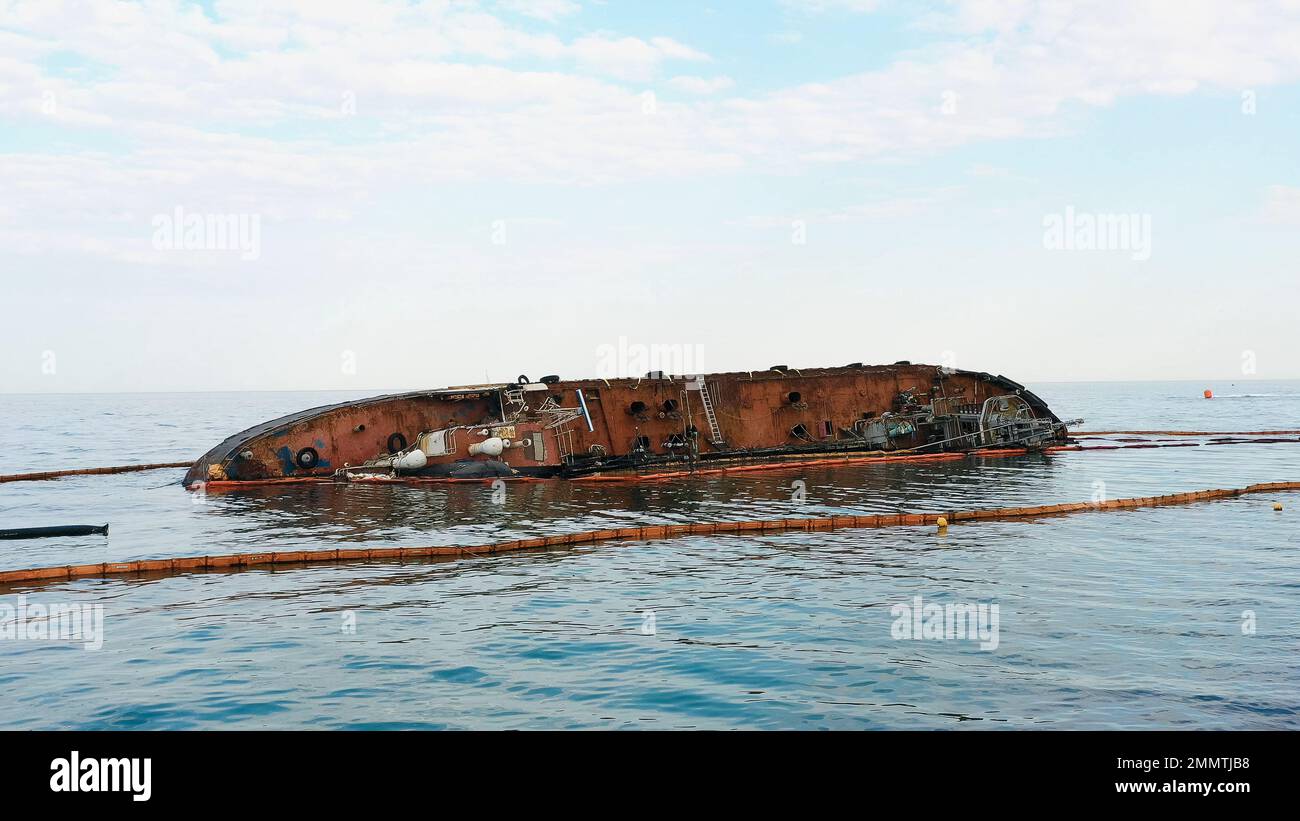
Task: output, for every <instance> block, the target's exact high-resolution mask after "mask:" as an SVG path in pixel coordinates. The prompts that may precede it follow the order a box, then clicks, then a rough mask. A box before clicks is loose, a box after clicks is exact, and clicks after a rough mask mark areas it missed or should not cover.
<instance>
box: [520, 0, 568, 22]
mask: <svg viewBox="0 0 1300 821" xmlns="http://www.w3.org/2000/svg"><path fill="white" fill-rule="evenodd" d="M500 6H501V8H503V9H506V10H507V11H513V12H517V13H519V14H522V15H525V16H527V17H535V18H537V19H538V20H545V21H547V22H550V23H553V22H555V21H556V20H558V19H560V18H561V17H567V16H568V15H570V14H577V13H578V12H579V11H580V10H581V9H582V6H581V5H579V4H578V3H576V2H574V0H503V2H501V3H500Z"/></svg>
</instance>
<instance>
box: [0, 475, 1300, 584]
mask: <svg viewBox="0 0 1300 821" xmlns="http://www.w3.org/2000/svg"><path fill="white" fill-rule="evenodd" d="M1286 490H1300V482H1269V483H1265V484H1257V485H1250V486H1249V487H1244V488H1227V489H1214V490H1195V491H1190V492H1187V493H1171V494H1168V495H1165V496H1137V497H1133V498H1129V499H1111V500H1109V501H1104V502H1076V503H1074V504H1062V505H1037V506H1033V507H999V508H990V509H986V510H959V511H948V512H942V513H885V514H871V515H864V516H828V517H824V518H794V519H762V520H755V521H737V522H699V523H693V524H676V525H645V526H643V527H625V528H619V529H616V530H588V531H584V532H581V533H565V534H561V535H556V536H542V537H537V538H533V539H518V540H514V541H507V542H494V543H491V544H482V545H467V546H439V547H383V548H370V549H364V548H356V549H342V548H337V549H332V550H293V551H284V552H263V553H233V554H229V555H224V556H189V557H185V558H177V559H140V560H138V561H130V562H102V563H98V564H78V565H66V566H63V567H38V568H32V569H28V570H10V571H8V572H5V573H0V585H12V584H17V583H22V582H50V581H63V580H66V579H77V578H86V577H92V576H129V575H133V574H137V573H147V574H155V575H175V574H182V573H190V572H195V571H209V570H227V571H230V570H244V569H246V568H252V567H265V568H273V567H277V566H291V565H311V564H334V563H337V562H370V561H379V560H392V559H397V560H399V561H402V560H406V559H430V558H460V557H465V556H481V555H491V554H497V553H512V552H515V551H520V550H535V549H544V548H548V547H570V546H574V545H585V544H597V543H601V542H614V541H622V540H638V541H649V540H655V539H670V538H674V537H677V536H687V535H692V536H713V535H718V534H727V533H740V534H762V533H777V532H781V531H788V530H801V531H827V530H845V529H851V528H880V527H916V526H925V525H935V524H938V521H939V519H940V518H943V519H946V520H947V521H948V522H949V523H953V524H956V523H959V522H970V521H991V520H1013V519H1028V518H1034V517H1040V516H1059V515H1066V514H1070V513H1083V512H1086V511H1092V510H1129V509H1133V508H1141V507H1162V506H1165V505H1181V504H1188V503H1191V502H1204V501H1209V500H1212V499H1227V498H1231V497H1234V496H1241V495H1243V494H1247V493H1269V492H1275V491H1286Z"/></svg>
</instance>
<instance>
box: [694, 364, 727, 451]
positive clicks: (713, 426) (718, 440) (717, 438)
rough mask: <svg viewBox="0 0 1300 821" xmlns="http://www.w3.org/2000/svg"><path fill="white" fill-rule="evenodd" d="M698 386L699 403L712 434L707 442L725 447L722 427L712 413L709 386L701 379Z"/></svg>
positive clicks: (718, 446)
mask: <svg viewBox="0 0 1300 821" xmlns="http://www.w3.org/2000/svg"><path fill="white" fill-rule="evenodd" d="M698 384H699V386H700V404H701V405H703V406H704V416H705V418H707V419H708V420H709V433H710V434H711V435H712V436H713V438H712V439H710V440H709V443H710V444H711V445H713V446H714V447H716V448H725V447H726V446H727V443H726V441H725V440H724V439H723V438H722V429H721V428H719V427H718V417H717V416H716V415H715V414H714V413H713V397H711V396H709V386H708V385H706V384H705V383H704V380H703V379H701V380H699V381H698Z"/></svg>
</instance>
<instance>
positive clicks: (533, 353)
mask: <svg viewBox="0 0 1300 821" xmlns="http://www.w3.org/2000/svg"><path fill="white" fill-rule="evenodd" d="M1298 154H1300V2H1296V0H1286V1H1285V2H1254V3H1233V2H1227V1H1226V0H1224V2H1198V0H1184V1H1182V2H1157V1H1156V0H1133V1H1132V2H1124V3H1116V2H1113V0H1107V1H1104V2H1064V1H1061V2H1019V1H1018V0H1007V1H1006V2H991V0H955V2H939V3H923V2H891V0H747V1H746V2H713V3H708V2H654V3H650V2H617V1H616V0H608V1H607V2H580V1H579V0H496V1H495V2H494V1H492V0H478V1H474V0H465V1H464V2H432V1H430V2H418V1H417V0H409V1H407V0H404V1H403V2H331V1H330V0H286V1H283V2H261V1H260V0H204V1H203V2H177V1H176V0H143V1H142V2H109V0H91V1H87V0H82V1H81V2H60V1H59V0H42V1H41V2H12V0H0V316H3V321H2V322H0V393H26V392H82V391H86V392H91V391H94V392H100V391H170V390H177V391H181V390H184V391H202V390H306V389H370V388H374V389H407V388H423V387H438V386H443V385H456V384H468V383H475V382H482V381H507V380H512V379H514V378H515V377H516V375H518V374H528V375H532V376H533V377H534V378H536V377H538V376H540V375H543V374H550V373H554V374H558V375H561V376H564V377H566V378H579V377H591V376H613V375H619V376H622V375H639V373H640V371H641V370H645V369H650V367H647V365H648V366H651V367H653V368H654V369H659V368H658V367H657V366H662V369H663V370H668V371H674V372H676V371H687V372H693V371H729V370H755V369H762V368H766V367H768V366H770V365H772V364H777V363H780V364H788V365H791V366H794V367H815V366H829V365H842V364H846V363H849V362H866V363H888V362H894V361H896V360H901V359H906V360H911V361H914V362H933V363H936V364H944V365H948V366H952V367H958V368H969V369H973V370H980V371H991V372H994V373H1003V374H1006V375H1007V376H1010V377H1011V378H1013V379H1016V380H1018V381H1021V382H1035V381H1050V380H1126V379H1229V378H1241V379H1250V378H1258V379H1286V378H1300V358H1298V357H1297V356H1296V354H1297V351H1298V350H1300V344H1298V343H1300V322H1297V297H1298V296H1300V284H1298V282H1300V279H1298V271H1297V261H1298V260H1300V164H1298V162H1297V156H1298ZM611 352H613V353H612V354H611Z"/></svg>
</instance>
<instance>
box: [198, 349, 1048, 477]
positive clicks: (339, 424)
mask: <svg viewBox="0 0 1300 821" xmlns="http://www.w3.org/2000/svg"><path fill="white" fill-rule="evenodd" d="M697 380H698V381H697ZM699 381H702V382H703V385H704V387H705V389H706V390H707V392H708V395H709V398H710V400H711V405H712V409H713V417H714V418H713V421H714V422H716V426H717V429H718V431H719V433H720V436H719V437H716V440H715V437H714V436H713V433H712V430H713V426H712V425H711V423H710V420H709V414H708V412H707V411H706V409H705V407H704V403H703V401H702V397H701V392H700V390H699V389H698V384H699ZM692 385H696V387H695V388H692ZM512 391H513V393H514V401H513V402H512V399H511V396H510V393H511V392H512ZM793 394H797V397H793V396H792V395H793ZM1008 394H1016V395H1019V396H1021V397H1022V398H1023V399H1024V400H1025V402H1027V403H1028V405H1029V406H1030V407H1031V408H1032V409H1033V412H1034V414H1035V415H1037V416H1038V417H1040V418H1042V419H1050V420H1052V421H1053V422H1054V423H1058V424H1059V423H1060V420H1059V419H1057V417H1056V416H1055V415H1054V414H1053V413H1052V412H1051V410H1050V409H1049V408H1048V407H1047V406H1046V405H1045V404H1044V403H1043V402H1042V400H1041V399H1039V398H1038V397H1037V396H1035V395H1034V394H1032V393H1031V392H1029V391H1028V390H1026V389H1025V388H1024V387H1023V386H1021V385H1019V384H1017V383H1015V382H1012V381H1011V380H1009V379H1007V378H1005V377H1002V376H994V375H991V374H988V373H978V372H972V371H955V370H951V369H943V368H939V367H937V366H934V365H914V364H910V363H898V364H895V365H868V366H860V365H854V366H848V367H839V368H804V369H795V368H781V369H771V368H769V369H767V370H761V371H752V372H751V371H740V372H734V373H719V374H706V375H702V376H699V377H693V376H692V377H683V376H662V375H655V376H647V377H645V378H641V379H612V380H605V379H583V380H566V381H553V382H551V383H549V384H546V385H544V386H543V385H541V384H532V385H523V384H520V383H508V384H493V385H478V386H469V387H464V388H448V389H440V390H429V391H416V392H411V393H402V394H393V395H388V396H379V397H374V398H370V399H363V400H358V401H354V402H345V403H341V404H337V405H329V406H325V407H319V408H313V409H310V410H306V411H301V412H299V413H295V414H291V415H289V416H285V417H282V418H280V419H275V420H272V421H269V422H266V423H263V424H261V425H257V426H255V427H252V428H249V429H248V430H246V431H243V432H241V433H238V434H236V435H234V436H231V437H230V438H228V439H226V440H225V441H224V442H222V443H221V444H220V445H218V446H217V447H215V448H213V449H212V450H211V451H209V452H208V453H207V454H205V455H204V456H203V457H201V458H200V459H199V460H198V461H196V462H195V463H194V464H193V466H192V467H191V468H190V470H189V472H188V473H187V474H186V477H185V484H186V485H187V486H192V485H194V483H196V482H210V481H216V482H227V481H228V482H245V481H267V480H284V479H302V478H312V477H318V478H327V477H331V476H335V475H336V472H338V471H339V469H340V468H349V469H353V468H356V467H357V466H361V465H364V464H365V463H367V462H372V461H374V460H376V459H382V458H383V457H384V456H386V455H388V454H391V453H394V452H400V451H401V450H403V449H404V448H406V447H408V446H411V445H414V444H415V443H416V441H417V438H418V437H419V435H420V434H421V433H423V432H426V431H433V430H440V429H457V433H456V450H455V452H453V453H450V454H447V455H446V456H439V457H430V458H429V464H428V467H426V468H425V469H423V470H421V471H416V474H419V475H430V476H438V475H446V474H447V471H449V470H452V469H453V468H455V467H456V466H463V465H464V464H465V463H466V462H476V461H477V462H485V461H494V462H497V463H501V464H504V465H505V466H506V469H508V471H509V472H510V473H511V474H512V475H525V476H527V475H532V476H569V475H577V474H579V473H584V472H586V473H590V472H598V471H610V470H621V469H635V470H638V471H641V472H645V471H654V470H668V469H671V470H682V469H683V464H684V463H690V464H692V465H693V464H695V463H697V462H725V461H728V460H737V459H745V460H764V459H776V458H784V457H785V456H786V455H787V454H801V453H809V452H813V453H819V452H828V451H830V452H835V451H845V450H869V449H870V448H867V447H866V446H865V445H864V443H863V442H862V441H860V440H859V439H858V438H856V437H855V436H854V435H853V433H852V431H853V428H854V425H855V423H860V422H861V420H863V419H864V418H866V417H874V418H879V417H881V416H882V415H883V414H888V413H897V412H899V411H900V410H902V411H906V410H907V409H908V407H914V406H911V405H908V404H907V403H908V402H910V401H911V400H910V399H909V395H910V397H912V398H914V401H915V402H917V403H921V404H923V405H926V404H928V403H933V402H934V401H935V400H939V401H940V402H942V403H944V404H942V405H935V406H934V407H948V406H949V405H951V406H954V407H956V406H961V407H964V408H966V409H967V410H969V408H970V407H972V406H977V405H979V404H980V403H983V402H984V401H985V400H986V399H988V398H990V397H997V396H1004V395H1008ZM520 396H523V397H524V400H525V403H526V407H524V408H522V409H521V407H520V406H519V404H517V400H518V398H519V397H520ZM580 397H581V399H580ZM547 398H549V400H550V401H549V402H547V401H546V400H547ZM582 400H585V402H586V414H582V413H581V411H582ZM792 400H793V401H792ZM635 403H641V404H640V405H638V404H635ZM666 403H667V404H666ZM673 403H675V405H674V404H673ZM900 403H902V404H900ZM543 404H545V405H547V406H549V407H552V408H554V409H558V411H559V412H560V415H561V416H563V415H564V413H563V412H564V410H565V409H567V410H568V411H569V414H570V417H571V418H568V419H567V420H565V421H564V422H563V423H562V424H559V425H553V424H552V423H553V422H554V420H555V418H556V417H555V416H547V415H545V414H541V413H538V406H539V405H543ZM642 406H644V407H643V408H642ZM588 415H589V417H590V428H589V427H588V418H587V417H588ZM800 425H802V426H803V427H802V434H803V435H800V434H799V433H792V431H799V430H800V429H799V426H800ZM503 430H504V431H505V432H506V433H507V434H509V435H510V438H511V439H513V440H514V443H515V446H514V447H510V448H508V449H507V450H505V451H504V452H503V453H502V454H501V455H500V456H499V457H489V456H477V457H471V456H469V455H468V446H469V445H471V444H474V443H476V442H482V441H483V440H485V439H487V438H488V437H489V436H494V435H499V434H501V433H502V432H503ZM534 434H540V436H541V439H542V442H543V447H542V448H532V447H520V446H519V444H520V443H522V442H527V441H530V437H533V436H534ZM1065 435H1066V432H1065V429H1064V427H1063V426H1062V427H1060V429H1059V432H1057V433H1056V434H1054V436H1055V438H1057V439H1058V440H1064V439H1065ZM933 439H934V436H933V435H932V434H931V435H930V437H929V441H931V442H932V441H933ZM926 442H927V439H926V436H925V435H924V433H923V432H922V431H917V432H916V433H915V434H914V435H912V436H911V437H910V438H906V437H905V438H903V439H901V440H899V441H896V442H894V441H891V443H890V447H891V448H894V449H901V448H908V447H915V446H920V445H924V444H926ZM397 445H401V447H396V446H397ZM670 445H671V446H670ZM306 449H311V450H312V451H314V453H315V456H316V458H315V461H314V462H313V463H311V464H308V465H306V466H304V464H303V461H304V460H301V459H299V456H300V454H303V453H304V451H305V450H306ZM955 449H959V448H948V447H940V448H938V450H955ZM931 452H934V451H933V450H932V451H931ZM310 455H311V454H307V456H310ZM306 461H310V460H306ZM453 475H454V474H453Z"/></svg>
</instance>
